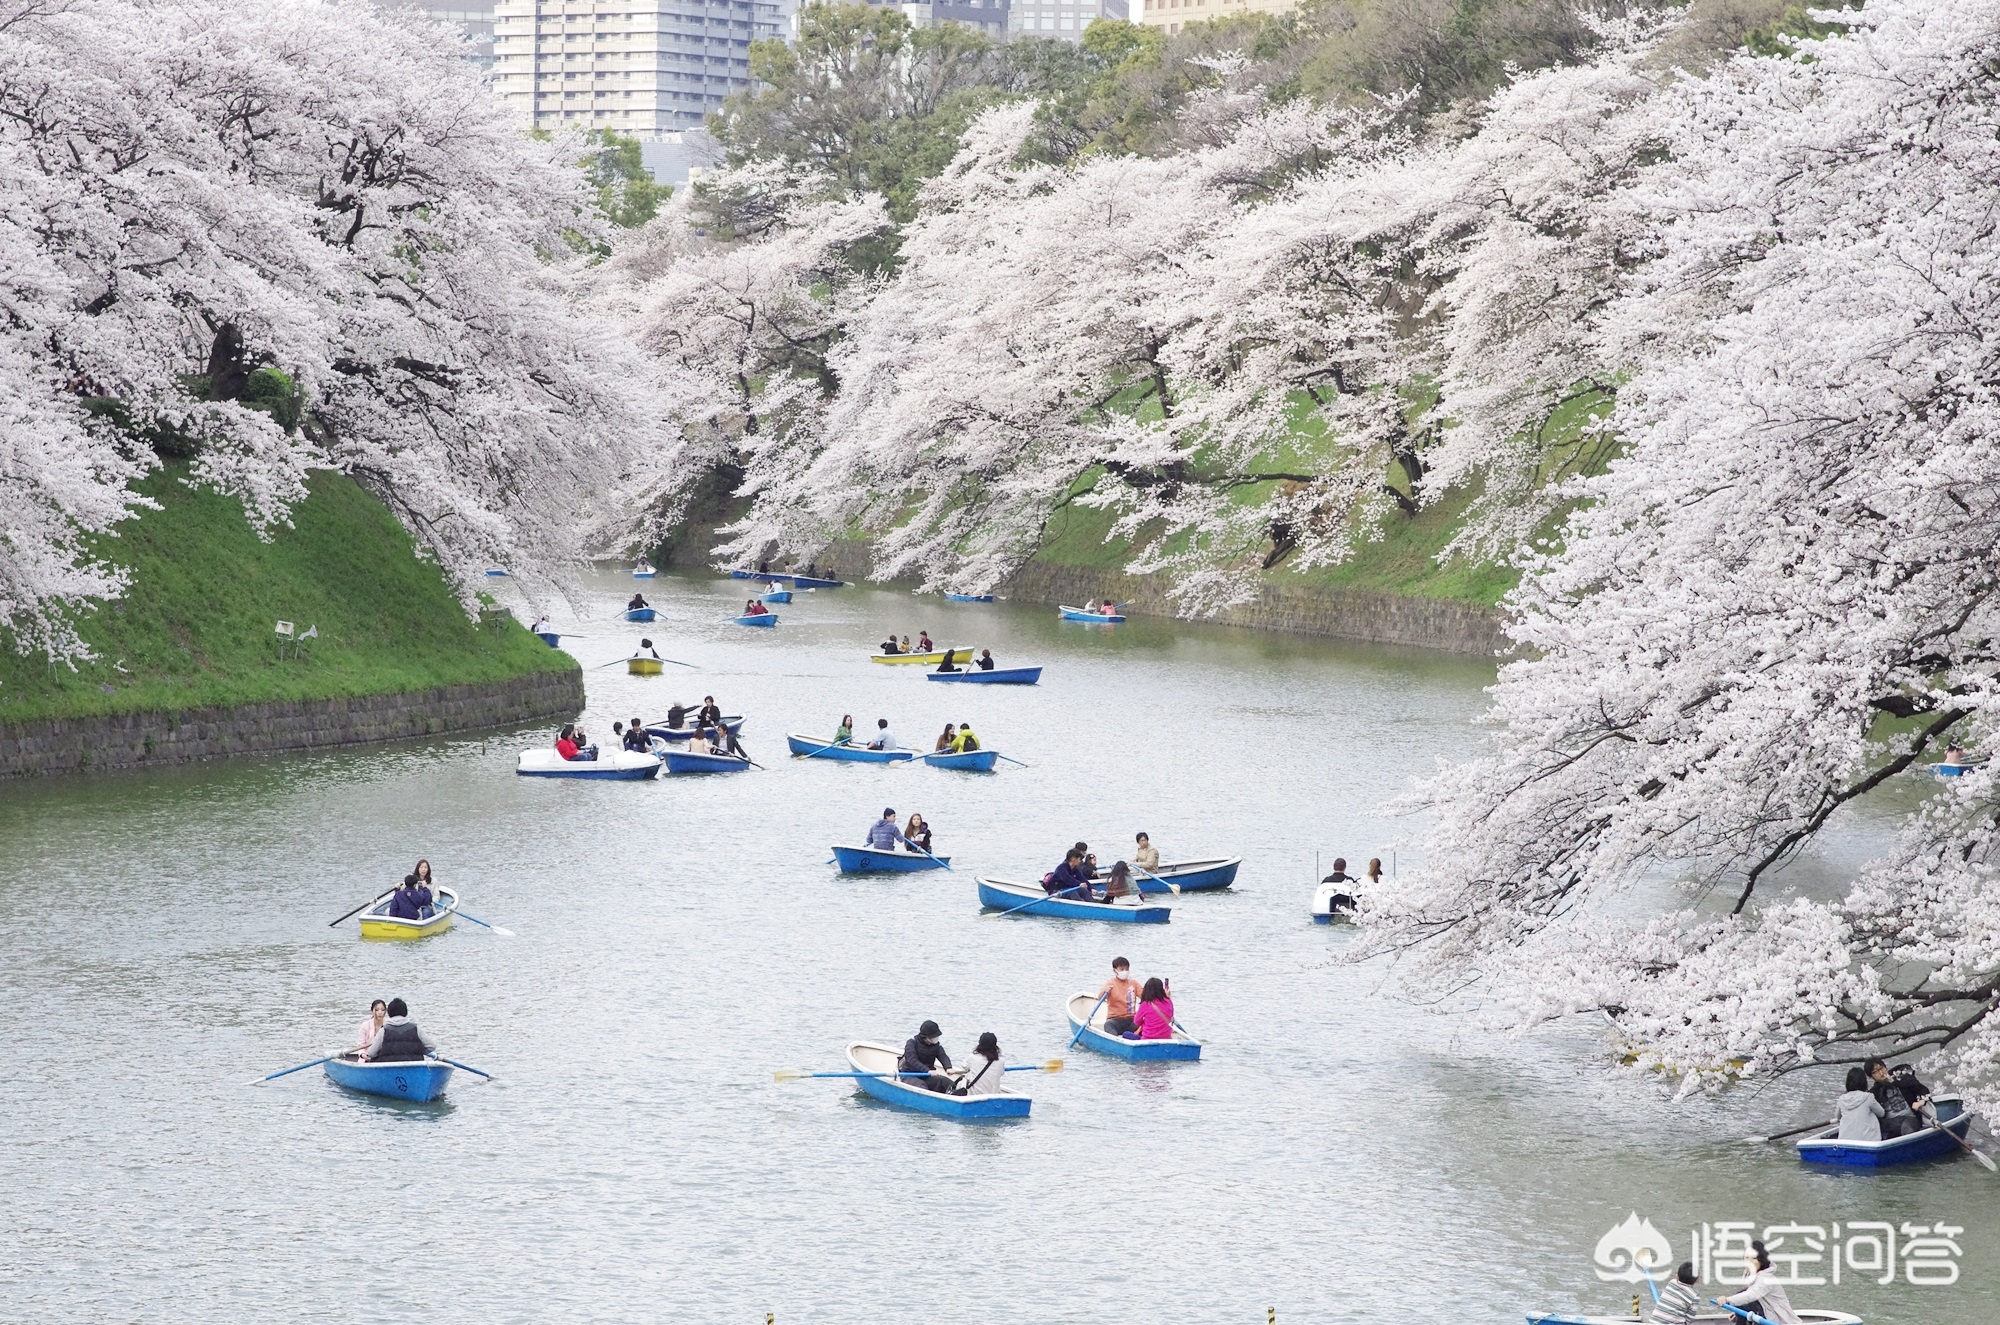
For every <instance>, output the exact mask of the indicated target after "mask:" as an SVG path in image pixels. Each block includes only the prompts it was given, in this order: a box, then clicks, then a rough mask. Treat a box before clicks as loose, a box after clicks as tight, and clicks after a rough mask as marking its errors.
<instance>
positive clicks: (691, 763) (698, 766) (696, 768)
mask: <svg viewBox="0 0 2000 1325" xmlns="http://www.w3.org/2000/svg"><path fill="white" fill-rule="evenodd" d="M665 758H666V761H667V772H669V773H741V772H742V771H743V770H744V769H746V768H748V767H750V760H749V758H748V756H745V755H711V754H698V753H696V752H695V751H693V750H669V751H667V753H666V755H665Z"/></svg>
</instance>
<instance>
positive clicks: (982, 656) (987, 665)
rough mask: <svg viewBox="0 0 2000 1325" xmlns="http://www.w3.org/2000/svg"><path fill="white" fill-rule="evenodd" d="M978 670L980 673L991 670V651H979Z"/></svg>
mask: <svg viewBox="0 0 2000 1325" xmlns="http://www.w3.org/2000/svg"><path fill="white" fill-rule="evenodd" d="M979 670H980V671H982V672H990V671H992V670H993V650H991V649H981V650H980V651H979Z"/></svg>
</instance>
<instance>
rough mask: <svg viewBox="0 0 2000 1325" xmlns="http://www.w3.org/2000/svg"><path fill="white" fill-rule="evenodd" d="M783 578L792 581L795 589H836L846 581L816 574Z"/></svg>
mask: <svg viewBox="0 0 2000 1325" xmlns="http://www.w3.org/2000/svg"><path fill="white" fill-rule="evenodd" d="M785 578H786V579H788V580H790V581H791V582H792V587H793V588H795V589H838V588H840V587H842V586H843V585H845V584H846V583H847V581H845V580H829V579H826V578H825V577H823V576H818V575H788V576H786V577H785Z"/></svg>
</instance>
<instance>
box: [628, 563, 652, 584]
mask: <svg viewBox="0 0 2000 1325" xmlns="http://www.w3.org/2000/svg"><path fill="white" fill-rule="evenodd" d="M654 574H655V571H654V570H653V567H652V565H651V564H650V563H648V562H644V561H642V562H640V563H639V564H638V565H636V566H634V567H633V568H632V578H633V579H635V580H650V579H652V578H653V576H654Z"/></svg>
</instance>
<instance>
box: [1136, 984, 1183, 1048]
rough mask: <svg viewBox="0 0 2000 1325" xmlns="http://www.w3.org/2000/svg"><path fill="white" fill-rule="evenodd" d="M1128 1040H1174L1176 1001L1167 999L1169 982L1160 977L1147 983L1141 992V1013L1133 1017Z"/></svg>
mask: <svg viewBox="0 0 2000 1325" xmlns="http://www.w3.org/2000/svg"><path fill="white" fill-rule="evenodd" d="M1132 1021H1133V1027H1132V1033H1131V1034H1129V1035H1127V1036H1126V1037H1125V1038H1126V1039H1128V1040H1171V1039H1173V1038H1174V1001H1173V1000H1172V999H1171V998H1168V997H1167V982H1166V981H1165V980H1162V979H1161V978H1160V977H1159V976H1157V975H1156V976H1153V977H1151V978H1149V979H1148V980H1147V981H1146V987H1145V988H1144V989H1142V990H1140V991H1139V1011H1138V1012H1137V1013H1135V1014H1134V1015H1133V1017H1132Z"/></svg>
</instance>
